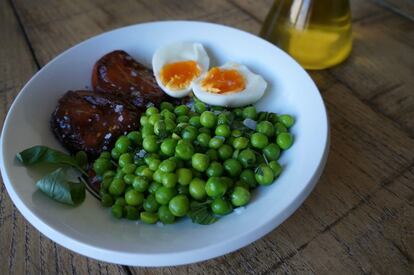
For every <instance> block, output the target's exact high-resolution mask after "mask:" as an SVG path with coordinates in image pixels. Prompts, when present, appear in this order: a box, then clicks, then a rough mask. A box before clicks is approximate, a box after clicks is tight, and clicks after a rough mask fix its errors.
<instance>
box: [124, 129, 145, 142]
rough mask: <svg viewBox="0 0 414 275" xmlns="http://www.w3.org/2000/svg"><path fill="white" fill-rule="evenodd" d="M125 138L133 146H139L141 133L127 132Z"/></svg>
mask: <svg viewBox="0 0 414 275" xmlns="http://www.w3.org/2000/svg"><path fill="white" fill-rule="evenodd" d="M127 137H128V139H129V140H130V141H131V142H132V143H133V144H135V145H140V144H141V143H142V137H141V133H140V132H138V131H132V132H129V134H128V135H127Z"/></svg>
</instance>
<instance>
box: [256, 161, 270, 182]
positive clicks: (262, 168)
mask: <svg viewBox="0 0 414 275" xmlns="http://www.w3.org/2000/svg"><path fill="white" fill-rule="evenodd" d="M255 177H256V181H257V183H259V184H260V185H270V184H272V183H273V179H274V175H273V170H272V168H270V167H269V166H267V165H265V164H260V165H259V167H258V168H257V169H256V176H255Z"/></svg>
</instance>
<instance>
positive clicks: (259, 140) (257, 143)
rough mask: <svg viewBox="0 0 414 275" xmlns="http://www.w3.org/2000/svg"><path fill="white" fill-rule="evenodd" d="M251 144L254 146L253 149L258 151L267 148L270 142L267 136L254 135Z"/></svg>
mask: <svg viewBox="0 0 414 275" xmlns="http://www.w3.org/2000/svg"><path fill="white" fill-rule="evenodd" d="M250 143H251V144H252V145H253V147H255V148H258V149H263V148H265V147H266V145H267V144H268V143H269V140H268V138H267V136H265V135H264V134H262V133H254V134H253V135H252V136H251V137H250Z"/></svg>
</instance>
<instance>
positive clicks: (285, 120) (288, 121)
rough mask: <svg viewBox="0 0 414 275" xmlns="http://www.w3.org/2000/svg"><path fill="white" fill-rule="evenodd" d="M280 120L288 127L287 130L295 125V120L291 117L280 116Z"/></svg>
mask: <svg viewBox="0 0 414 275" xmlns="http://www.w3.org/2000/svg"><path fill="white" fill-rule="evenodd" d="M278 120H279V122H281V123H282V124H283V125H284V126H286V128H290V127H292V126H293V124H295V119H294V118H293V117H292V116H291V115H280V116H279V117H278Z"/></svg>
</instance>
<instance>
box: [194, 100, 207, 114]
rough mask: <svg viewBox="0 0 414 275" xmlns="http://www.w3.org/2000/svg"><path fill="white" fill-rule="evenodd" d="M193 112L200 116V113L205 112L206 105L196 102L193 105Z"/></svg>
mask: <svg viewBox="0 0 414 275" xmlns="http://www.w3.org/2000/svg"><path fill="white" fill-rule="evenodd" d="M194 110H195V111H196V112H197V113H199V114H201V113H203V112H204V111H206V110H207V107H206V104H204V103H203V102H196V103H195V104H194Z"/></svg>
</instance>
